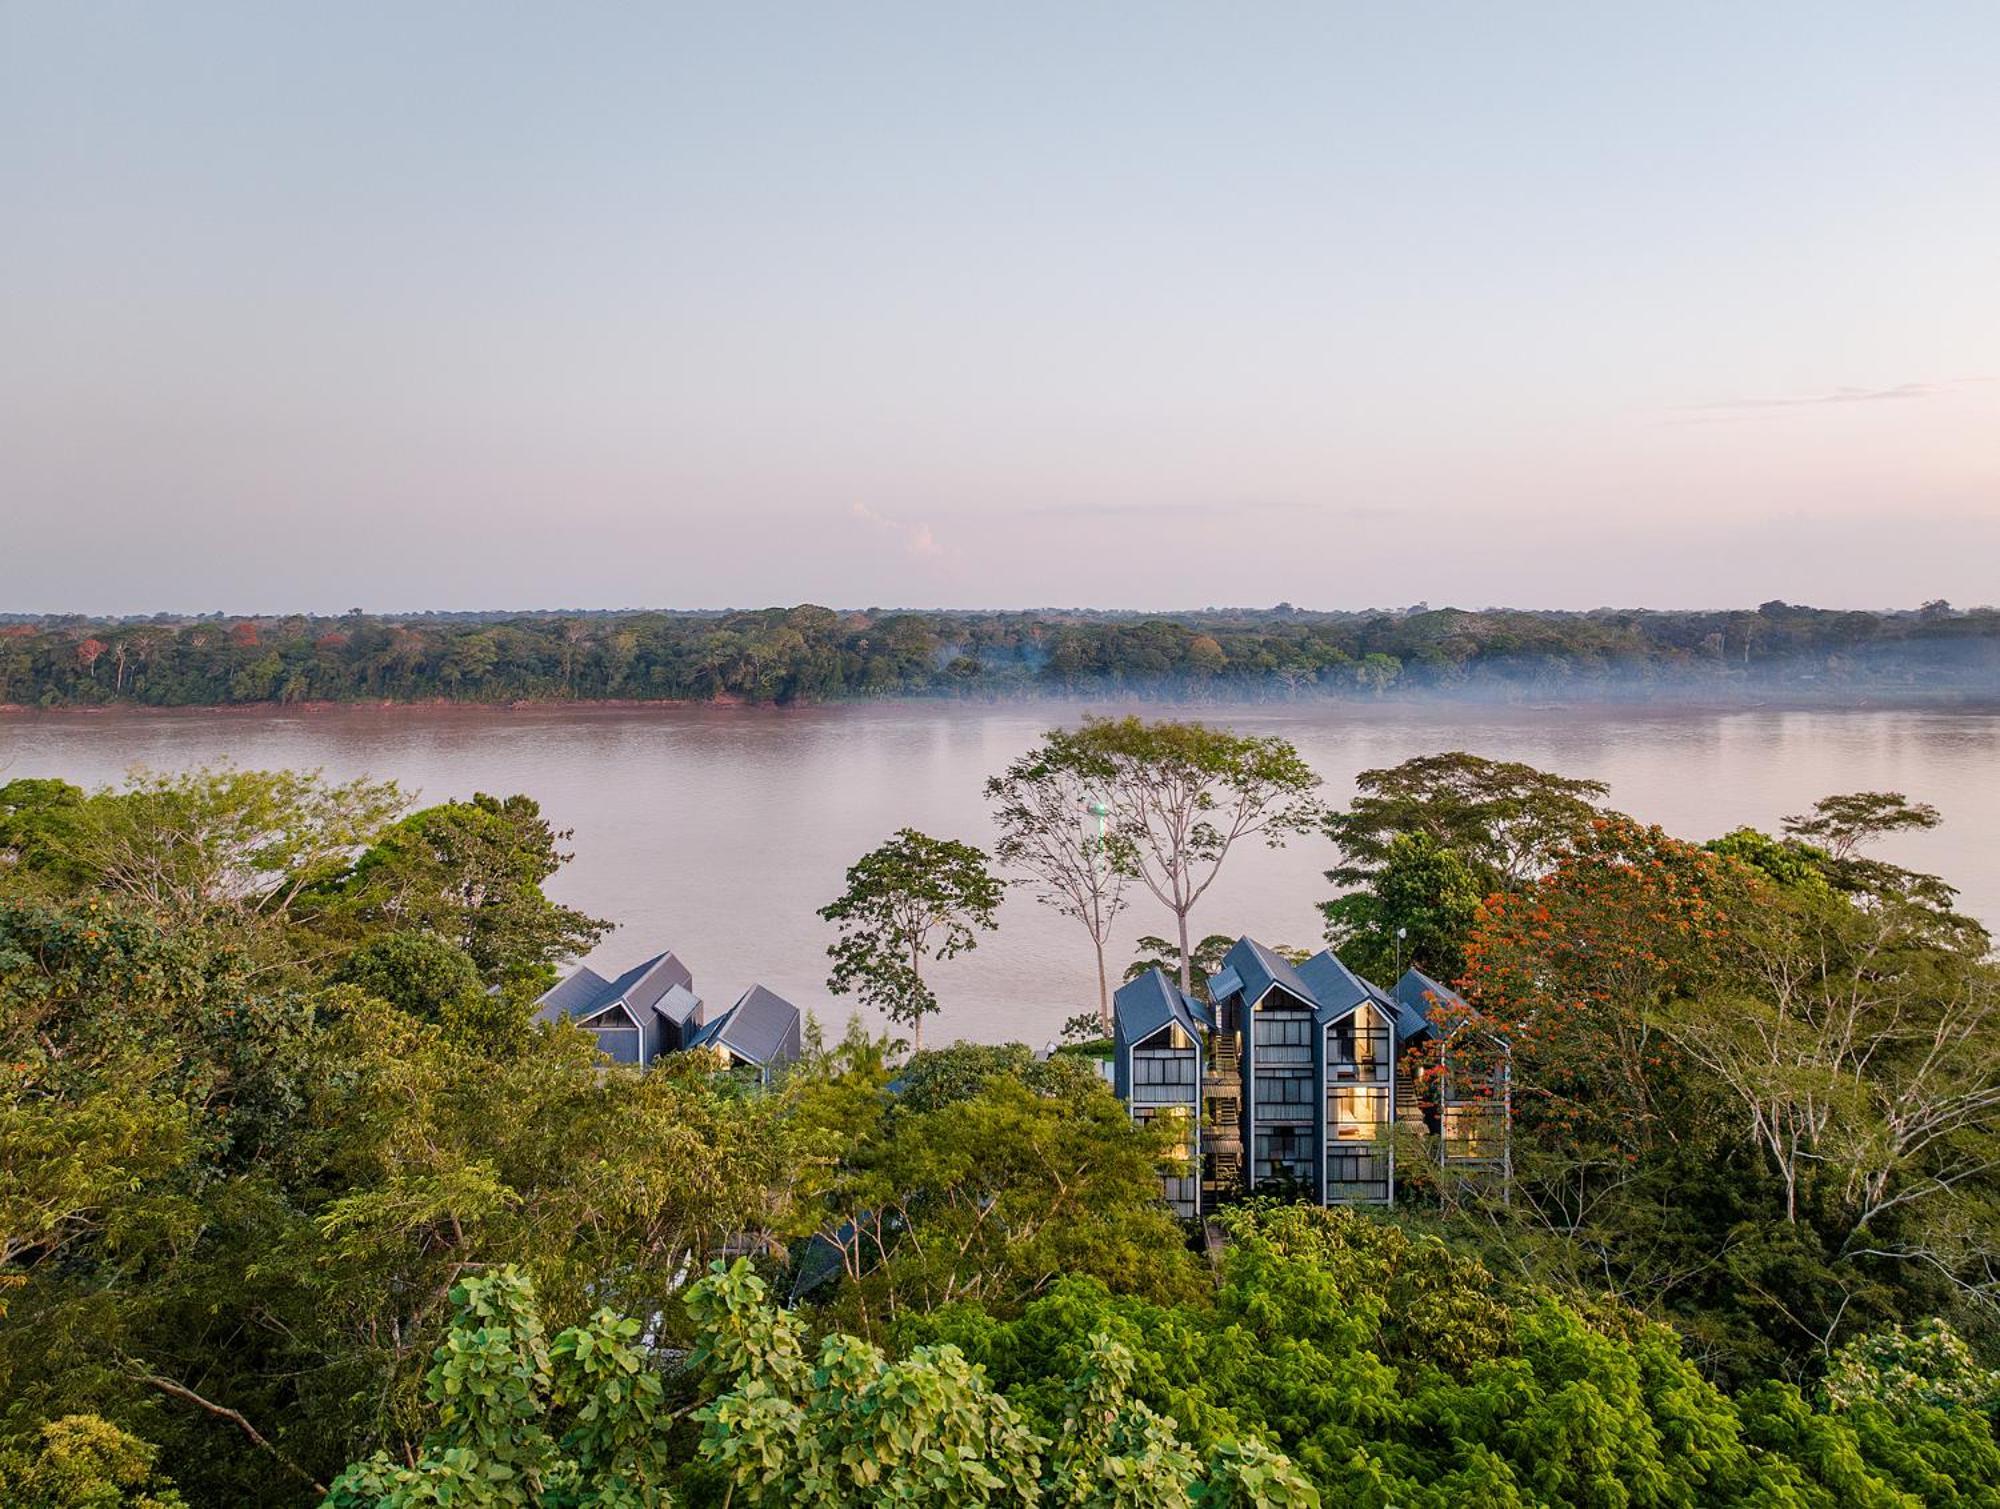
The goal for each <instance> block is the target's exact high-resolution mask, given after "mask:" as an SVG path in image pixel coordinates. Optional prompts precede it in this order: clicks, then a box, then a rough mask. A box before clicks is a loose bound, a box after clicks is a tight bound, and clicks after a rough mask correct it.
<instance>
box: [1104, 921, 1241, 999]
mask: <svg viewBox="0 0 2000 1509" xmlns="http://www.w3.org/2000/svg"><path fill="white" fill-rule="evenodd" d="M1135 943H1136V946H1137V948H1138V949H1139V957H1138V958H1136V959H1134V960H1133V961H1132V962H1131V963H1130V964H1128V965H1126V966H1125V978H1126V979H1127V980H1128V981H1130V980H1136V979H1138V978H1139V977H1140V976H1141V975H1143V974H1145V973H1146V972H1147V971H1148V970H1153V969H1159V970H1164V971H1165V972H1166V973H1168V974H1170V975H1178V976H1180V977H1181V978H1182V979H1184V980H1192V982H1193V983H1192V985H1191V987H1190V988H1189V994H1190V995H1192V996H1193V997H1194V998H1195V999H1196V1000H1198V1001H1206V1000H1207V999H1208V978H1209V976H1210V975H1213V974H1219V973H1220V972H1221V970H1222V960H1223V956H1224V955H1225V954H1227V953H1228V952H1229V950H1230V949H1232V948H1234V947H1235V946H1236V940H1235V939H1234V938H1232V937H1230V936H1229V935H1228V934H1227V933H1210V934H1209V935H1208V936H1207V937H1206V938H1203V939H1202V940H1201V942H1199V943H1197V944H1196V945H1195V946H1194V957H1193V958H1192V959H1189V960H1185V961H1183V959H1182V957H1181V951H1180V946H1179V945H1178V944H1176V943H1175V942H1174V940H1173V939H1171V938H1159V937H1155V936H1154V935H1153V934H1151V933H1145V934H1142V935H1141V936H1140V937H1139V938H1138V939H1137V940H1135Z"/></svg>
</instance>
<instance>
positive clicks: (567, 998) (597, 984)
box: [535, 964, 611, 1022]
mask: <svg viewBox="0 0 2000 1509" xmlns="http://www.w3.org/2000/svg"><path fill="white" fill-rule="evenodd" d="M610 988H611V982H610V981H609V980H607V979H605V978H604V976H603V975H601V974H599V973H598V972H597V971H596V970H594V969H592V968H591V967H590V966H589V965H587V964H586V965H584V966H583V967H582V968H581V969H579V970H577V971H576V972H575V973H574V974H572V975H571V976H570V977H569V978H568V979H566V980H564V981H563V982H562V983H561V984H559V985H555V986H552V987H551V988H549V989H548V990H545V991H543V992H542V994H541V996H540V997H539V998H538V999H537V1000H536V1001H535V1020H537V1021H540V1022H553V1021H555V1020H557V1019H558V1018H560V1017H566V1016H568V1017H586V1016H595V1015H596V1014H597V1011H598V1009H599V1008H600V1007H602V1006H605V1005H608V1004H609V1003H610V998H609V997H608V996H607V995H606V992H607V991H608V990H609V989H610Z"/></svg>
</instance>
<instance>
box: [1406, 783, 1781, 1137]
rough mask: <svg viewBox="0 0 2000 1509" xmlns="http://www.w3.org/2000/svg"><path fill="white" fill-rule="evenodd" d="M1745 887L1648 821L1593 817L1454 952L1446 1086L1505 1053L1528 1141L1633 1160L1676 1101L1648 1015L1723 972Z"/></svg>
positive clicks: (1674, 1058)
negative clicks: (1458, 975) (1462, 960)
mask: <svg viewBox="0 0 2000 1509" xmlns="http://www.w3.org/2000/svg"><path fill="white" fill-rule="evenodd" d="M1757 884H1758V882H1757V881H1756V880H1755V879H1754V878H1753V877H1752V876H1751V874H1750V872H1749V871H1748V870H1747V869H1745V868H1744V867H1743V866H1741V865H1737V864H1735V863H1733V862H1731V861H1729V860H1727V859H1725V858H1723V857H1721V856H1718V855H1716V854H1712V853H1709V852H1707V851H1706V850H1704V849H1701V848H1699V847H1697V846H1696V845H1693V844H1688V843H1683V842H1682V841H1680V840H1679V839H1676V838H1672V837H1670V836H1669V835H1667V834H1666V833H1664V832H1663V831H1661V830H1660V829H1659V828H1657V827H1648V826H1644V825H1642V824H1640V823H1638V822H1635V821H1634V820H1633V819H1631V818H1629V817H1625V816H1623V815H1620V814H1615V813H1613V814H1605V815H1603V816H1600V817H1597V818H1594V819H1592V820H1591V822H1590V823H1589V824H1588V826H1586V827H1585V828H1584V829H1582V830H1581V831H1580V832H1579V834H1578V836H1577V838H1576V840H1575V842H1574V843H1573V844H1572V845H1571V847H1570V849H1569V851H1568V852H1567V853H1565V854H1563V855H1562V856H1561V857H1560V858H1559V859H1558V860H1557V861H1556V863H1555V865H1554V866H1553V868H1551V869H1550V870H1549V872H1548V873H1547V874H1545V875H1543V876H1542V877H1541V878H1540V879H1538V880H1536V881H1535V882H1533V883H1531V884H1530V885H1528V886H1527V887H1526V888H1524V889H1523V890H1521V891H1518V892H1512V893H1506V894H1499V895H1495V896H1492V897H1489V898H1488V900H1487V902H1486V906H1485V915H1484V917H1483V919H1482V920H1481V922H1480V923H1479V925H1478V926H1477V927H1476V928H1475V930H1474V932H1473V935H1472V939H1471V942H1470V943H1469V945H1468V947H1467V950H1466V972H1465V975H1464V978H1463V986H1464V993H1465V996H1466V998H1467V1000H1468V1002H1469V1003H1470V1005H1469V1006H1468V1007H1466V1008H1465V1009H1463V1010H1462V1011H1446V1010H1444V1009H1443V1008H1439V1009H1438V1010H1437V1011H1434V1013H1433V1015H1434V1017H1438V1018H1440V1019H1441V1020H1442V1022H1443V1025H1444V1026H1445V1028H1446V1031H1445V1032H1444V1033H1441V1034H1439V1036H1440V1037H1441V1038H1444V1039H1445V1040H1446V1041H1447V1042H1448V1043H1449V1045H1450V1046H1449V1048H1448V1050H1447V1051H1448V1053H1449V1056H1450V1058H1451V1060H1452V1071H1453V1074H1454V1077H1455V1079H1456V1081H1457V1082H1458V1083H1459V1084H1460V1085H1465V1084H1467V1083H1484V1082H1486V1081H1487V1078H1488V1076H1487V1075H1486V1074H1481V1073H1479V1072H1477V1071H1478V1070H1479V1069H1480V1068H1481V1067H1482V1060H1483V1061H1484V1067H1486V1068H1487V1069H1489V1070H1497V1069H1498V1068H1499V1067H1500V1065H1499V1063H1498V1062H1497V1059H1498V1058H1499V1057H1500V1056H1503V1055H1504V1056H1507V1057H1510V1058H1511V1078H1512V1098H1513V1105H1514V1113H1515V1120H1516V1125H1517V1127H1518V1128H1519V1131H1520V1136H1521V1139H1522V1141H1523V1142H1524V1143H1531V1144H1533V1145H1535V1146H1538V1147H1539V1148H1541V1149H1542V1150H1543V1151H1547V1152H1550V1153H1554V1154H1557V1155H1558V1156H1561V1155H1562V1154H1564V1153H1565V1152H1566V1153H1568V1154H1571V1155H1575V1154H1587V1155H1588V1156H1589V1157H1591V1158H1608V1159H1612V1160H1622V1161H1625V1162H1631V1161H1634V1160H1636V1158H1637V1157H1638V1156H1639V1155H1640V1153H1642V1152H1643V1151H1644V1150H1645V1149H1646V1148H1648V1147H1650V1146H1653V1145H1655V1144H1656V1142H1657V1140H1658V1139H1659V1138H1660V1137H1661V1136H1662V1135H1671V1133H1670V1132H1663V1127H1662V1120H1663V1113H1664V1112H1667V1111H1673V1112H1678V1110H1679V1109H1681V1107H1680V1105H1679V1104H1678V1102H1677V1099H1676V1096H1677V1092H1678V1091H1679V1090H1681V1089H1682V1088H1683V1083H1682V1082H1683V1079H1684V1075H1685V1069H1686V1065H1685V1063H1684V1062H1683V1061H1682V1059H1681V1058H1680V1055H1679V1053H1678V1050H1676V1048H1675V1047H1674V1046H1673V1044H1672V1043H1671V1041H1670V1040H1669V1039H1668V1038H1667V1037H1666V1036H1665V1035H1664V1034H1663V1033H1661V1031H1660V1030H1659V1028H1658V1025H1657V1023H1656V1021H1655V1013H1656V1011H1657V1010H1658V1008H1659V1007H1661V1006H1663V1005H1665V1004H1666V1003H1668V1002H1672V1001H1676V1000H1685V999H1688V998H1690V997H1693V996H1695V995H1698V994H1701V993H1703V992H1705V991H1707V990H1708V989H1710V988H1711V987H1712V986H1713V985H1714V984H1715V983H1716V982H1718V981H1719V980H1723V979H1726V978H1728V976H1729V975H1730V973H1731V968H1732V966H1731V960H1732V957H1733V953H1734V951H1735V950H1736V948H1737V941H1736V933H1735V930H1734V920H1733V919H1734V918H1735V916H1736V915H1737V914H1738V912H1739V911H1740V910H1742V909H1743V908H1745V907H1746V906H1748V905H1750V904H1752V902H1753V900H1754V892H1755V888H1756V886H1757ZM1453 1017H1459V1018H1462V1020H1453V1019H1452V1018H1453Z"/></svg>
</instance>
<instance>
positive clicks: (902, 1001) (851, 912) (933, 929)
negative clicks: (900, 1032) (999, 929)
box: [819, 828, 1002, 1052]
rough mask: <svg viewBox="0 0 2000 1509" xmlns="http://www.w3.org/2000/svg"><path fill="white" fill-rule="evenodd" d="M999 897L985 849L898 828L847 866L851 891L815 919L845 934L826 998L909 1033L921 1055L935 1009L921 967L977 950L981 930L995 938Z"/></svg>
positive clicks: (835, 948)
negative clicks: (869, 1011) (847, 1002)
mask: <svg viewBox="0 0 2000 1509" xmlns="http://www.w3.org/2000/svg"><path fill="white" fill-rule="evenodd" d="M1001 897H1002V892H1001V886H1000V882H999V881H998V880H996V879H994V878H993V875H992V874H991V873H990V872H989V871H988V870H987V868H986V855H985V853H984V852H983V851H982V850H979V849H976V848H974V847H973V846H972V845H971V844H964V843H959V842H958V841H957V840H955V839H943V838H932V837H930V836H929V835H928V834H924V833H919V832H917V830H916V829H914V828H902V829H899V830H898V831H897V832H896V833H895V835H894V836H893V837H891V838H890V839H889V840H888V841H887V842H886V843H883V844H881V845H879V846H878V847H876V848H874V849H871V850H870V851H869V852H868V853H866V854H864V855H862V856H861V858H860V859H858V860H856V861H855V862H854V863H853V864H852V865H850V866H849V867H848V871H847V889H846V890H844V891H843V892H841V894H840V895H839V896H838V897H837V898H835V899H834V900H832V901H830V902H828V903H827V904H826V905H825V906H823V907H821V908H820V910H819V915H820V916H821V917H823V918H824V919H825V920H826V921H828V922H831V923H834V924H835V925H836V926H837V927H839V929H840V939H839V941H838V942H836V943H834V944H832V945H831V946H830V947H829V948H828V949H827V956H828V957H829V958H831V959H832V960H833V973H832V975H831V976H830V977H829V978H828V979H827V982H826V983H827V989H829V990H831V991H832V992H833V993H834V994H835V995H847V994H849V993H850V992H851V993H853V994H856V995H858V996H859V997H860V999H861V1002H862V1004H863V1005H865V1006H873V1007H878V1008H880V1009H881V1010H882V1011H883V1012H884V1013H885V1014H886V1015H887V1016H888V1018H889V1020H890V1021H892V1022H901V1023H905V1024H907V1025H908V1026H909V1028H910V1033H911V1044H912V1046H913V1047H914V1048H915V1049H916V1050H917V1051H919V1052H921V1051H922V1050H923V1046H924V1018H925V1017H926V1016H929V1015H930V1014H931V1013H933V1012H935V1011H936V1010H937V1009H938V999H937V995H936V993H935V992H933V991H932V989H931V987H930V985H929V983H928V982H926V981H925V979H924V974H923V970H924V964H925V962H926V961H927V960H944V959H951V958H955V957H956V956H958V955H959V954H962V953H967V952H969V951H970V950H972V949H974V948H976V947H978V944H979V939H978V937H977V935H976V932H975V930H983V931H986V932H991V931H992V930H993V928H994V927H995V926H996V924H995V922H994V920H993V914H994V912H995V911H996V910H998V909H999V906H1000V901H1001Z"/></svg>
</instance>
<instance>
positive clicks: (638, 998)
mask: <svg viewBox="0 0 2000 1509" xmlns="http://www.w3.org/2000/svg"><path fill="white" fill-rule="evenodd" d="M676 985H679V986H681V987H682V988H683V989H686V990H692V989H693V988H694V976H693V975H692V974H690V973H689V972H688V967H687V966H686V965H685V964H683V963H681V961H680V960H679V959H676V958H675V957H674V955H673V952H672V950H668V951H667V952H665V953H659V954H654V955H653V957H652V958H650V959H648V960H647V961H646V962H645V963H644V964H637V965H634V966H633V967H632V968H631V969H628V970H626V971H625V973H624V974H622V975H620V976H619V977H618V978H617V979H615V980H613V981H612V982H611V989H612V990H613V991H614V992H616V993H617V995H618V996H619V998H620V999H622V1000H623V1001H624V1002H625V1003H626V1004H627V1005H629V1006H630V1007H631V1008H632V1009H633V1010H634V1011H644V1010H646V1009H647V1008H649V1007H651V1006H653V1005H654V1004H655V1003H657V1002H658V1001H659V999H660V997H661V996H663V995H665V994H666V993H667V992H668V991H669V990H672V989H673V988H674V986H676Z"/></svg>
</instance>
